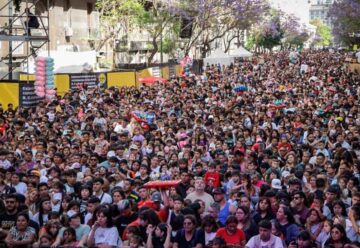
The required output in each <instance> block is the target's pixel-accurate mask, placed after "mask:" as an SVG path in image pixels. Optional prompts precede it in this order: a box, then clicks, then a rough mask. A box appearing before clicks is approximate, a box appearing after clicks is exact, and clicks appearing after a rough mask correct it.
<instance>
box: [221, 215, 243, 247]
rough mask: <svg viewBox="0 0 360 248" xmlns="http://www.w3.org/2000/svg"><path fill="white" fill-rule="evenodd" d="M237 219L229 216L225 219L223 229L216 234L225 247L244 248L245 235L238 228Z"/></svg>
mask: <svg viewBox="0 0 360 248" xmlns="http://www.w3.org/2000/svg"><path fill="white" fill-rule="evenodd" d="M238 223H239V221H238V219H237V218H236V217H235V216H233V215H230V216H228V217H227V219H226V222H225V227H222V228H220V229H219V230H218V231H217V232H216V236H217V237H221V238H223V239H224V240H225V243H226V245H233V246H244V245H245V243H246V237H245V233H244V232H243V231H242V230H241V229H239V228H238Z"/></svg>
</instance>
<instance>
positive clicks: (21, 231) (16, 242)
mask: <svg viewBox="0 0 360 248" xmlns="http://www.w3.org/2000/svg"><path fill="white" fill-rule="evenodd" d="M29 222H30V218H29V215H28V214H27V213H24V212H22V213H19V214H18V215H17V216H16V224H15V226H13V227H11V228H10V230H9V233H8V235H7V237H6V243H7V244H8V246H9V247H28V246H29V245H31V244H32V243H34V241H35V239H36V231H35V229H34V228H32V227H30V226H29Z"/></svg>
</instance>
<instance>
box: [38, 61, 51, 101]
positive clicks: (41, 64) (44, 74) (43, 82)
mask: <svg viewBox="0 0 360 248" xmlns="http://www.w3.org/2000/svg"><path fill="white" fill-rule="evenodd" d="M35 65H36V66H35V68H36V69H35V76H36V80H35V93H36V95H37V96H39V97H46V99H48V100H52V99H53V98H54V97H55V95H56V91H55V86H54V59H53V58H50V57H40V56H39V57H37V58H36V60H35Z"/></svg>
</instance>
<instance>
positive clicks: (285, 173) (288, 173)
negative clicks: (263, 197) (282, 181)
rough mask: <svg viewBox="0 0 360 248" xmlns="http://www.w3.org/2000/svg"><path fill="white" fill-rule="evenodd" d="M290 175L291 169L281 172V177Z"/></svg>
mask: <svg viewBox="0 0 360 248" xmlns="http://www.w3.org/2000/svg"><path fill="white" fill-rule="evenodd" d="M288 176H290V172H289V171H283V172H282V173H281V177H288Z"/></svg>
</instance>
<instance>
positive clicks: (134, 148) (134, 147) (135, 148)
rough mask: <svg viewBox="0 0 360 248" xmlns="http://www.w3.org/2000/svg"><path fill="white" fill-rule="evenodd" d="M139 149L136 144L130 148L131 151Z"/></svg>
mask: <svg viewBox="0 0 360 248" xmlns="http://www.w3.org/2000/svg"><path fill="white" fill-rule="evenodd" d="M137 149H138V146H137V145H135V144H132V145H131V146H130V150H137Z"/></svg>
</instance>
